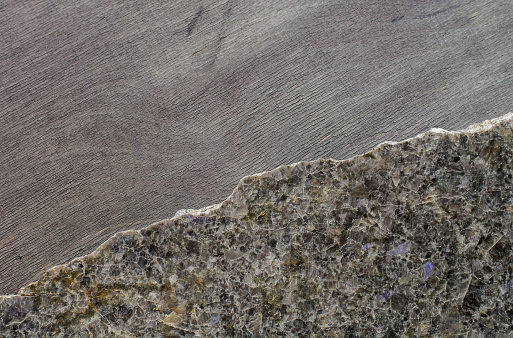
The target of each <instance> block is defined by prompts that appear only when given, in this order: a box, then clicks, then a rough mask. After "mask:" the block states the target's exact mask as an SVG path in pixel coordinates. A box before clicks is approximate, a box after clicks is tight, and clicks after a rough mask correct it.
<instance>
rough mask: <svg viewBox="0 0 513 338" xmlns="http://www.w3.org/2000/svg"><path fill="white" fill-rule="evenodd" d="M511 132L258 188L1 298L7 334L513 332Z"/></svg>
mask: <svg viewBox="0 0 513 338" xmlns="http://www.w3.org/2000/svg"><path fill="white" fill-rule="evenodd" d="M512 128H513V114H508V115H506V116H504V117H502V118H500V119H496V120H492V121H487V122H484V123H482V124H479V125H475V126H472V127H469V128H468V129H466V130H464V131H458V132H447V131H444V130H439V129H434V130H431V131H430V132H427V133H425V134H422V135H420V136H418V137H416V138H413V139H409V140H406V141H403V142H400V143H384V144H381V145H379V146H378V147H376V148H375V149H373V150H372V151H370V152H369V153H367V154H364V155H362V156H357V157H354V158H351V159H349V160H344V161H335V160H318V161H315V162H300V163H296V164H293V165H290V166H282V167H279V168H277V169H275V170H273V171H270V172H266V173H262V174H258V175H254V176H248V177H245V178H243V179H242V180H241V181H240V183H239V185H238V186H237V188H236V189H235V190H234V192H233V194H232V195H231V196H230V197H229V198H228V199H227V200H226V201H224V202H223V203H221V204H218V205H214V206H211V207H208V208H205V209H202V210H197V211H184V212H182V213H178V214H177V216H176V217H175V218H173V219H170V220H165V221H162V222H159V223H155V224H152V225H150V226H149V227H147V228H145V229H142V230H138V231H135V230H132V231H127V232H122V233H119V234H117V235H115V236H114V237H112V238H111V239H109V240H108V241H107V242H106V243H104V244H103V245H102V246H101V247H100V248H98V249H97V250H96V251H95V252H93V253H92V254H90V255H87V256H84V257H81V258H78V259H75V260H73V261H72V262H70V263H69V264H66V265H61V266H57V267H55V268H53V269H51V270H49V271H48V272H47V273H46V274H44V276H43V277H42V278H41V279H39V280H38V281H37V282H36V283H34V284H31V285H29V286H27V287H26V288H23V289H21V291H20V292H19V293H18V294H17V295H10V296H3V297H0V334H1V335H2V336H8V337H10V336H13V337H14V336H22V335H25V336H29V337H31V336H33V337H40V336H42V337H68V336H76V337H98V336H108V337H111V336H112V337H114V336H123V337H127V336H149V337H170V336H307V335H308V336H319V337H320V336H333V337H340V336H361V337H372V336H377V337H383V336H387V337H392V336H439V337H442V336H444V337H445V336H456V335H465V334H467V335H471V336H476V337H479V336H497V335H500V334H509V333H511V331H512V329H513V328H512V326H513V325H512V320H513V297H512V293H513V255H512V246H513V244H512V243H513V234H512V231H511V228H512V227H511V225H512V221H513V213H512V211H513V210H512V202H513V190H512V182H513V176H512V174H513V163H512V155H513V154H512V150H513V133H512V131H513V129H512Z"/></svg>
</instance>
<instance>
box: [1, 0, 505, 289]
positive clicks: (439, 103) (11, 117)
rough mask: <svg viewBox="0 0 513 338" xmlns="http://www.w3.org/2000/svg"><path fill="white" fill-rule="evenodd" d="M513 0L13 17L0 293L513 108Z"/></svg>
mask: <svg viewBox="0 0 513 338" xmlns="http://www.w3.org/2000/svg"><path fill="white" fill-rule="evenodd" d="M512 14H513V3H512V2H511V1H509V0H504V1H482V0H481V1H467V0H465V1H464V0H455V1H451V2H450V3H448V2H447V1H442V0H429V1H428V0H422V1H403V0H396V1H386V2H385V1H315V0H314V1H312V0H308V1H306V0H305V1H301V0H299V1H298V0H290V1H288V0H287V1H272V2H267V1H264V2H262V1H255V0H251V1H164V0H162V1H156V0H155V1H152V0H149V1H109V2H105V1H92V0H91V1H86V0H82V1H74V2H69V1H51V0H48V1H16V0H7V1H3V2H2V3H1V4H0V32H1V34H0V126H1V127H2V133H1V134H0V145H1V148H0V293H13V292H15V291H17V289H18V288H19V287H21V286H23V285H26V284H27V283H29V282H32V281H34V280H35V278H36V277H37V276H38V275H39V274H40V273H41V272H42V271H44V270H46V269H48V268H49V267H51V266H54V265H56V264H61V263H64V262H67V261H69V260H70V259H72V258H73V257H77V256H81V255H84V254H86V253H89V252H91V251H92V250H93V249H94V248H95V247H97V246H98V245H99V244H101V243H102V242H103V241H104V240H105V239H107V238H108V237H109V236H110V235H112V234H113V233H115V232H117V231H120V230H125V229H130V228H140V227H142V226H145V225H148V224H150V223H151V222H154V221H157V220H160V219H164V218H169V217H171V216H173V214H174V213H175V212H176V211H177V210H178V209H181V208H197V207H203V206H206V205H209V204H213V203H218V202H220V201H222V200H224V199H225V198H226V197H227V196H228V195H229V194H230V192H231V191H232V190H233V188H234V187H235V186H236V184H237V182H238V181H239V179H240V178H242V177H243V176H245V175H248V174H253V173H256V172H260V171H264V170H269V169H273V168H274V167H276V166H278V165H280V164H287V163H292V162H297V161H300V160H312V159H317V158H319V157H324V158H329V157H331V158H335V159H343V158H348V157H350V156H352V155H354V154H357V153H361V152H364V151H367V150H369V149H370V148H372V147H373V146H374V145H376V144H378V143H379V142H382V141H385V140H400V139H404V138H406V137H410V136H413V135H415V134H418V133H420V132H423V131H426V130H427V129H429V128H431V127H442V128H446V129H458V128H462V127H465V126H467V125H469V124H470V123H474V122H479V121H482V120H485V119H488V118H492V117H496V116H500V115H503V114H504V113H506V112H508V111H512V110H513V109H512V108H511V106H512V101H513V99H512V97H513V96H512V94H513V76H512V66H513V59H512V57H511V51H512V50H513V40H512V37H511V36H513V35H512V34H511V33H512V31H513V20H511V16H512Z"/></svg>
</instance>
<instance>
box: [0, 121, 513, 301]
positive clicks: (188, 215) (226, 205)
mask: <svg viewBox="0 0 513 338" xmlns="http://www.w3.org/2000/svg"><path fill="white" fill-rule="evenodd" d="M506 122H510V123H511V124H512V128H513V113H508V114H505V115H503V116H501V117H498V118H495V119H491V120H485V121H483V122H480V123H476V124H472V125H470V126H468V127H467V128H465V129H460V130H455V131H448V130H445V129H441V128H432V129H430V130H429V131H427V132H424V133H421V134H419V135H417V136H414V137H411V138H408V139H405V140H402V141H399V142H393V141H385V142H382V143H380V144H378V145H377V146H376V147H374V148H373V149H371V150H370V151H368V152H366V153H364V154H361V155H356V156H353V157H351V158H348V159H345V160H335V159H328V160H330V161H334V162H335V163H341V162H352V161H355V160H356V159H358V158H362V157H365V156H368V155H369V154H372V153H375V152H376V151H379V150H380V149H381V148H383V147H385V146H387V145H392V146H397V145H401V144H405V143H409V142H412V141H416V140H421V139H423V138H426V137H429V136H432V135H437V136H440V135H446V134H452V135H458V134H475V133H479V132H484V131H487V130H490V129H492V128H493V127H495V126H496V125H498V124H500V123H506ZM320 161H326V159H322V158H320V159H317V160H315V161H300V162H296V163H293V164H289V165H281V166H279V167H277V168H275V169H273V170H270V171H264V172H261V173H257V174H252V175H248V176H244V177H243V178H242V179H241V180H240V181H239V183H238V184H237V187H236V188H235V189H234V190H233V192H232V193H231V194H230V196H228V198H227V199H225V200H224V201H223V202H221V203H218V204H213V205H210V206H207V207H204V208H201V209H182V210H179V211H177V212H176V214H175V216H174V217H172V218H168V219H164V220H161V221H158V222H155V223H152V224H150V225H148V226H147V227H144V228H141V229H138V230H134V229H132V230H126V231H121V232H117V233H115V234H114V235H112V236H111V237H110V238H109V239H107V240H106V241H105V242H104V243H103V244H101V245H100V246H99V247H98V248H96V249H95V250H94V251H93V252H91V253H90V254H87V255H84V256H80V257H76V258H74V259H73V260H71V261H70V262H68V263H66V264H61V265H57V266H54V267H52V268H50V269H48V270H46V271H45V272H44V273H43V276H44V275H48V274H51V273H52V272H57V270H59V269H62V268H63V267H65V266H67V265H70V264H72V263H73V262H75V261H78V260H83V259H87V258H90V259H94V258H96V257H98V256H100V255H101V253H102V252H103V251H104V250H105V249H106V248H108V247H109V245H110V244H112V243H114V242H115V240H116V239H117V238H118V237H121V236H127V237H134V235H135V236H137V235H139V236H142V235H141V231H143V230H151V229H152V228H156V227H159V226H164V225H165V224H167V223H168V222H169V221H174V220H178V219H194V218H195V217H202V216H210V215H212V214H214V213H223V211H224V213H226V212H229V213H231V214H232V215H231V216H232V217H233V216H235V217H241V216H242V215H243V212H240V210H235V214H236V215H233V211H232V212H230V209H231V208H233V207H232V206H239V207H240V206H241V205H242V204H243V203H241V200H240V198H241V196H240V190H241V186H242V185H244V184H246V182H248V181H251V180H253V179H254V178H257V179H262V178H265V177H278V176H282V172H283V171H292V170H293V169H294V168H295V167H296V166H298V165H307V164H314V163H318V162H320ZM243 209H244V208H243ZM246 211H247V209H246ZM37 282H38V281H36V282H34V283H37ZM34 283H30V284H29V285H27V286H25V287H22V288H21V289H20V290H19V291H18V293H17V294H11V295H0V302H5V301H9V300H11V299H13V298H17V297H24V296H29V294H26V293H25V292H24V290H25V289H26V288H28V287H29V286H30V285H32V284H34Z"/></svg>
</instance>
